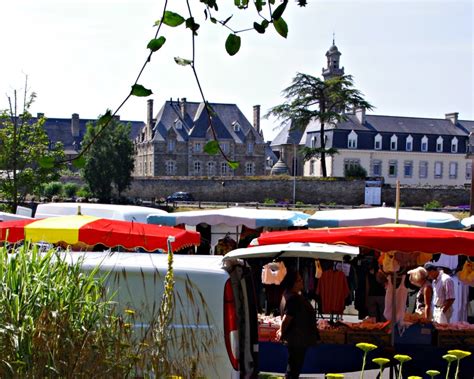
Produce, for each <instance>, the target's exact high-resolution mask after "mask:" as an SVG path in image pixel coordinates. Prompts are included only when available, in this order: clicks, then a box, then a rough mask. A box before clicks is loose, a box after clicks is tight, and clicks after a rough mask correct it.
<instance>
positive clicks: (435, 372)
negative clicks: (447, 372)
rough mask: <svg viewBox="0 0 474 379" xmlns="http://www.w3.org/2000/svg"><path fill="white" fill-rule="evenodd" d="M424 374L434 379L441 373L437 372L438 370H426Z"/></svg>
mask: <svg viewBox="0 0 474 379" xmlns="http://www.w3.org/2000/svg"><path fill="white" fill-rule="evenodd" d="M426 373H427V374H428V375H429V376H431V377H432V378H434V377H435V376H436V375H440V374H441V373H440V372H439V371H438V370H428V371H426Z"/></svg>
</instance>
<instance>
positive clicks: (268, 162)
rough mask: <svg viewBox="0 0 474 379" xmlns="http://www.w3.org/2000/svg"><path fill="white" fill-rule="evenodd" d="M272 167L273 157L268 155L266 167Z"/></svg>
mask: <svg viewBox="0 0 474 379" xmlns="http://www.w3.org/2000/svg"><path fill="white" fill-rule="evenodd" d="M271 167H273V159H271V158H270V157H268V158H267V168H271Z"/></svg>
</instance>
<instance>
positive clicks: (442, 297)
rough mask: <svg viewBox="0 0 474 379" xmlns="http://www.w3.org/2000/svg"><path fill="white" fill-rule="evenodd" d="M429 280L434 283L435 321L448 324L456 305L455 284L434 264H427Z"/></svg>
mask: <svg viewBox="0 0 474 379" xmlns="http://www.w3.org/2000/svg"><path fill="white" fill-rule="evenodd" d="M425 269H426V271H427V272H428V278H429V279H431V280H432V283H433V307H434V308H433V321H436V322H438V323H444V324H447V323H449V322H450V320H451V315H452V313H453V307H452V306H453V303H454V299H455V296H454V282H453V280H452V279H451V277H450V276H449V275H448V274H446V273H445V272H444V271H443V270H441V269H440V268H438V267H437V266H435V265H434V264H433V263H432V262H428V263H426V264H425Z"/></svg>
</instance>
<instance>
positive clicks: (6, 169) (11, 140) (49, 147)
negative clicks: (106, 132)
mask: <svg viewBox="0 0 474 379" xmlns="http://www.w3.org/2000/svg"><path fill="white" fill-rule="evenodd" d="M25 82H26V83H25V84H27V81H25ZM23 98H24V100H23V106H22V110H21V113H20V114H18V113H17V112H18V107H19V104H18V100H17V92H16V90H15V91H14V93H13V98H11V97H10V96H8V103H9V109H8V110H3V111H1V113H0V170H1V177H0V192H1V194H2V195H3V196H4V197H6V198H7V199H8V200H10V201H11V202H12V209H11V210H12V211H15V210H16V207H17V205H18V204H19V203H20V202H22V201H24V199H25V197H26V195H28V194H35V193H38V192H39V191H40V189H41V187H42V185H43V184H45V183H49V182H51V181H54V180H58V179H59V177H60V170H61V168H62V167H63V165H62V164H58V165H54V162H59V161H63V160H64V149H63V146H62V144H61V143H55V144H50V141H49V139H48V135H47V134H46V131H45V130H44V128H43V124H44V122H45V120H46V119H45V118H44V117H39V118H33V117H32V116H31V114H30V112H29V109H30V107H31V105H32V104H33V102H34V100H35V98H36V94H35V93H34V92H31V93H28V90H27V85H25V90H24V97H23ZM40 163H41V165H40Z"/></svg>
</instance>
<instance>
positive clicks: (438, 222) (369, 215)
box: [308, 207, 463, 229]
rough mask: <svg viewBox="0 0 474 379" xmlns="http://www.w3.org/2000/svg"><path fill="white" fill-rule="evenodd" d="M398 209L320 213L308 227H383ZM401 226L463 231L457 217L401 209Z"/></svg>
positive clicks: (315, 215) (347, 210) (345, 210)
mask: <svg viewBox="0 0 474 379" xmlns="http://www.w3.org/2000/svg"><path fill="white" fill-rule="evenodd" d="M395 213H396V209H395V208H390V207H376V208H358V209H337V210H330V211H318V212H316V213H315V214H314V215H312V216H311V217H309V218H308V227H310V228H321V227H326V226H327V227H338V226H367V225H382V224H389V223H393V222H395V217H396V215H395ZM398 222H399V223H400V224H409V225H419V226H429V227H432V228H445V229H462V228H463V225H462V224H461V221H459V220H458V219H457V218H456V217H454V216H453V215H451V214H448V213H442V212H432V211H421V210H413V209H399V213H398Z"/></svg>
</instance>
